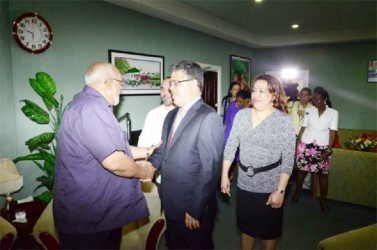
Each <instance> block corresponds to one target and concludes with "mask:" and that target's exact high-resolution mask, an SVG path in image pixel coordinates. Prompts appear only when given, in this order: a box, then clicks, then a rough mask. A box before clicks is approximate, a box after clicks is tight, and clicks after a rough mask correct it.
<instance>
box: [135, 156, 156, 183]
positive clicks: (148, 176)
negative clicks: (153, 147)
mask: <svg viewBox="0 0 377 250" xmlns="http://www.w3.org/2000/svg"><path fill="white" fill-rule="evenodd" d="M135 163H136V164H137V165H139V166H140V168H142V169H143V171H144V173H145V177H143V178H140V181H142V182H151V181H152V180H153V177H154V173H155V171H156V169H155V168H154V167H153V165H152V164H151V163H150V162H148V161H136V162H135Z"/></svg>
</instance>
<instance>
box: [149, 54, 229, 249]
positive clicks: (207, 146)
mask: <svg viewBox="0 0 377 250" xmlns="http://www.w3.org/2000/svg"><path fill="white" fill-rule="evenodd" d="M170 71H171V78H170V91H171V93H172V97H173V101H174V104H175V105H176V106H177V108H176V109H174V110H172V111H170V112H169V114H168V115H167V116H166V118H165V122H164V126H163V129H162V145H161V146H160V147H159V148H158V149H157V150H156V151H155V152H154V154H153V155H152V156H151V157H150V158H149V159H148V160H149V161H150V162H151V163H152V164H153V165H154V166H155V167H156V168H157V169H160V170H161V177H162V180H161V186H160V195H161V200H162V206H163V209H164V211H165V216H166V220H167V244H168V248H169V249H213V248H214V243H213V239H212V231H213V226H214V220H215V215H216V211H217V201H216V188H217V186H218V183H219V178H220V174H221V164H222V158H223V141H224V129H223V125H222V121H221V118H220V116H218V114H217V113H216V112H215V110H213V108H211V107H210V106H208V105H207V104H205V103H204V102H203V100H202V99H201V90H202V87H203V70H202V68H201V67H200V66H199V65H198V64H197V63H194V62H191V61H180V62H178V63H176V64H173V65H172V66H171V67H170Z"/></svg>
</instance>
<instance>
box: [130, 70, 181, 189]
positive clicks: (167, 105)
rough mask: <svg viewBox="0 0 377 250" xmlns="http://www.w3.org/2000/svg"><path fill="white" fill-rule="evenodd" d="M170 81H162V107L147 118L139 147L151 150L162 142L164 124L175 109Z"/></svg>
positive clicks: (158, 179) (158, 178)
mask: <svg viewBox="0 0 377 250" xmlns="http://www.w3.org/2000/svg"><path fill="white" fill-rule="evenodd" d="M169 81H170V77H168V78H165V79H164V80H163V81H162V84H161V88H160V96H161V100H162V105H161V106H158V107H157V108H154V109H152V110H151V111H149V112H148V114H147V116H146V118H145V122H144V127H143V130H142V131H141V134H140V137H139V141H138V143H137V146H138V147H147V148H149V147H153V146H156V145H158V144H159V143H160V142H161V133H162V125H163V124H164V120H165V117H166V115H167V114H168V113H169V111H170V110H172V109H174V108H175V105H174V104H173V99H172V97H171V93H170V89H169V88H170V86H169ZM156 181H157V182H158V183H160V176H159V175H158V177H157V178H156Z"/></svg>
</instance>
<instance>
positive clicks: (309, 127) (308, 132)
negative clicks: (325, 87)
mask: <svg viewBox="0 0 377 250" xmlns="http://www.w3.org/2000/svg"><path fill="white" fill-rule="evenodd" d="M301 126H302V127H305V131H304V134H303V135H302V138H301V141H302V142H304V143H306V144H309V143H312V142H314V140H315V141H316V142H317V145H319V146H325V145H329V139H330V130H336V131H337V130H338V111H336V110H335V109H332V108H329V107H327V106H326V110H325V112H323V114H322V115H321V116H319V114H318V109H317V108H316V107H311V108H308V109H306V112H305V116H304V120H303V121H302V124H301Z"/></svg>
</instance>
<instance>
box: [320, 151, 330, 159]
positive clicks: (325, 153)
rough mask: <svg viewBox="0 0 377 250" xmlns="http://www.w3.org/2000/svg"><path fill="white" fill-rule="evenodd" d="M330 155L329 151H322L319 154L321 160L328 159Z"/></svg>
mask: <svg viewBox="0 0 377 250" xmlns="http://www.w3.org/2000/svg"><path fill="white" fill-rule="evenodd" d="M330 155H331V152H329V151H326V152H323V153H322V154H321V159H322V161H328V160H329V156H330Z"/></svg>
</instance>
